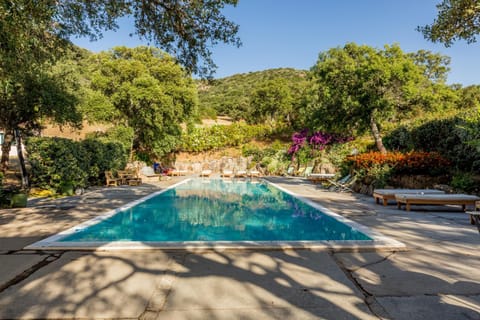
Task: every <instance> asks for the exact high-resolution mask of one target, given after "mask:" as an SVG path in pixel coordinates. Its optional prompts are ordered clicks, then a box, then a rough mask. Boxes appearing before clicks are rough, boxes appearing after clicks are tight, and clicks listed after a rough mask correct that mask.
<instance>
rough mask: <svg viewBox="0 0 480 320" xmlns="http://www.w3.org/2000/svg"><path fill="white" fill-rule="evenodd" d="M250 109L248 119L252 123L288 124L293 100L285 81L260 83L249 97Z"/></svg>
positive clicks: (276, 80) (277, 80)
mask: <svg viewBox="0 0 480 320" xmlns="http://www.w3.org/2000/svg"><path fill="white" fill-rule="evenodd" d="M250 108H251V109H252V110H253V111H252V112H251V117H250V119H249V120H250V122H252V123H264V122H268V123H270V124H271V125H272V126H273V124H274V123H275V122H276V121H278V122H280V123H285V124H290V119H291V118H292V116H293V115H292V113H293V99H292V94H291V90H290V88H289V87H288V84H287V82H286V81H285V79H275V80H267V81H265V82H263V83H260V84H259V85H258V86H257V88H256V89H255V90H254V91H253V93H252V95H251V97H250Z"/></svg>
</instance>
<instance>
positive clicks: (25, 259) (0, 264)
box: [0, 254, 47, 287]
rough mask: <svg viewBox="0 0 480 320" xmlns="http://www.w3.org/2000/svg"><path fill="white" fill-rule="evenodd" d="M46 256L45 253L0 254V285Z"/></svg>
mask: <svg viewBox="0 0 480 320" xmlns="http://www.w3.org/2000/svg"><path fill="white" fill-rule="evenodd" d="M46 257H47V256H46V255H41V254H29V255H26V254H20V255H14V254H9V255H0V287H3V286H4V285H5V284H6V283H8V282H9V281H11V280H13V279H14V278H15V277H16V276H18V275H20V274H21V273H22V272H23V271H25V270H27V269H29V268H31V267H33V266H34V265H36V264H37V263H39V262H40V261H42V260H43V259H45V258H46Z"/></svg>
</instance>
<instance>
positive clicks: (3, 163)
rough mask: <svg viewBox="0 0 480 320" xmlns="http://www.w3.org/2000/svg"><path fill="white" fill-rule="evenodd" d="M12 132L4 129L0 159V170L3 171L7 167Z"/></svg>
mask: <svg viewBox="0 0 480 320" xmlns="http://www.w3.org/2000/svg"><path fill="white" fill-rule="evenodd" d="M12 141H13V134H12V132H11V131H9V130H5V136H4V140H3V144H2V159H1V160H0V171H2V172H5V171H6V170H7V169H8V162H9V160H10V149H11V148H12Z"/></svg>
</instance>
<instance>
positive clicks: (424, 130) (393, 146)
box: [384, 117, 480, 172]
mask: <svg viewBox="0 0 480 320" xmlns="http://www.w3.org/2000/svg"><path fill="white" fill-rule="evenodd" d="M479 128H480V123H479V121H478V120H476V119H473V120H471V119H470V120H468V119H467V120H466V119H464V118H462V117H455V118H450V119H441V120H433V121H429V122H426V123H424V124H423V125H420V126H417V127H414V128H411V129H408V128H406V127H400V128H398V129H396V130H394V131H392V132H391V133H390V134H388V135H387V136H385V138H384V142H385V146H386V147H387V148H388V149H390V150H398V151H403V152H406V151H412V150H418V151H425V152H438V153H440V154H442V155H443V156H444V157H445V158H447V159H448V160H450V161H451V163H452V165H453V167H454V168H456V169H458V170H461V171H467V172H468V171H478V170H480V150H478V149H477V148H476V147H475V144H474V143H472V141H473V142H474V141H476V139H477V138H478V137H479V136H480V129H479Z"/></svg>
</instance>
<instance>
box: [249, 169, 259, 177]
mask: <svg viewBox="0 0 480 320" xmlns="http://www.w3.org/2000/svg"><path fill="white" fill-rule="evenodd" d="M261 175H262V174H261V173H260V171H258V170H255V169H254V170H250V171H249V172H248V176H249V177H250V178H255V177H256V178H258V177H260V176H261Z"/></svg>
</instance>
